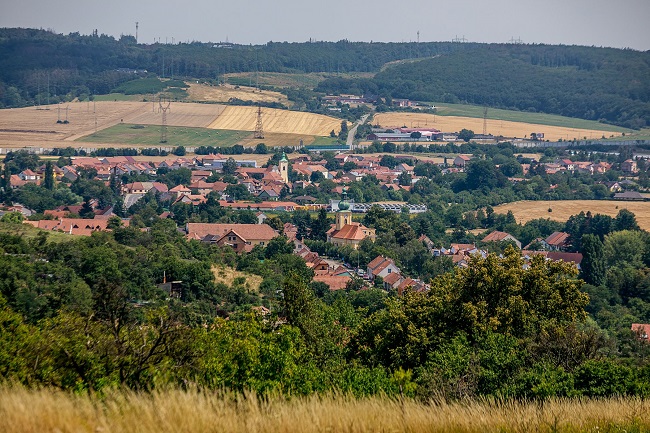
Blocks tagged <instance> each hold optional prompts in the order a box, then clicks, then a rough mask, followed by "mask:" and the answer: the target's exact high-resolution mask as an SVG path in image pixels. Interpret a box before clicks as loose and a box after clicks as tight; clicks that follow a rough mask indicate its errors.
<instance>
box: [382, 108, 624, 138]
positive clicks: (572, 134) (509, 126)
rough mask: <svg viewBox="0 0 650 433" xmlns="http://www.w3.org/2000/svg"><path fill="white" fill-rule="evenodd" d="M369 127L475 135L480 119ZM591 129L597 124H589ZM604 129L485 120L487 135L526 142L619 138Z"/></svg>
mask: <svg viewBox="0 0 650 433" xmlns="http://www.w3.org/2000/svg"><path fill="white" fill-rule="evenodd" d="M373 124H379V125H381V127H382V128H399V127H402V126H407V127H409V128H425V127H433V128H436V129H438V130H440V131H442V132H459V131H460V130H461V129H463V128H464V129H470V130H472V131H474V132H475V133H477V134H479V133H481V132H483V119H482V118H476V117H461V116H441V115H436V114H429V113H414V112H392V113H379V114H377V115H375V117H374V120H373ZM593 125H594V126H593V127H594V128H595V127H597V125H598V124H597V123H596V122H593ZM605 128H607V125H603V130H598V129H580V128H571V127H567V126H551V125H540V124H536V123H526V122H514V121H509V120H494V119H488V120H487V132H488V134H492V135H495V136H500V135H502V136H504V137H517V138H526V137H530V134H531V133H533V132H535V133H539V132H543V133H544V138H545V139H546V140H550V141H557V140H559V139H562V140H572V139H578V140H582V139H583V138H584V137H587V139H600V138H602V137H603V135H604V136H605V137H606V138H609V137H610V136H614V137H617V136H620V135H621V133H620V132H613V131H606V130H604V129H605Z"/></svg>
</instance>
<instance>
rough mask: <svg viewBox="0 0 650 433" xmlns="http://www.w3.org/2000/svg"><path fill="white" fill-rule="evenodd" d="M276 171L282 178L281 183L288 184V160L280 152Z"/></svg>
mask: <svg viewBox="0 0 650 433" xmlns="http://www.w3.org/2000/svg"><path fill="white" fill-rule="evenodd" d="M278 169H279V170H280V176H282V181H283V182H284V183H286V184H288V183H289V160H288V159H287V155H286V154H285V153H284V152H282V158H281V159H280V162H278Z"/></svg>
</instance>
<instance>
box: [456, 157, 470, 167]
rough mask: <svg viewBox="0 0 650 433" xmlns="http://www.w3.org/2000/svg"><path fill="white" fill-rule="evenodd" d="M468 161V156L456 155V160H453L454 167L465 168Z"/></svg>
mask: <svg viewBox="0 0 650 433" xmlns="http://www.w3.org/2000/svg"><path fill="white" fill-rule="evenodd" d="M470 160H471V158H470V157H469V156H468V155H458V156H457V157H456V158H454V165H455V166H456V167H460V168H465V166H466V165H467V163H468V162H469V161H470Z"/></svg>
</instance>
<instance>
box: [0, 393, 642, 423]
mask: <svg viewBox="0 0 650 433" xmlns="http://www.w3.org/2000/svg"><path fill="white" fill-rule="evenodd" d="M648 411H650V401H649V400H643V399H636V398H625V397H620V398H609V399H604V398H602V399H553V400H547V401H544V400H541V401H516V400H510V401H508V400H505V401H504V400H499V399H477V400H462V401H459V402H456V403H446V402H443V401H431V402H418V401H416V400H413V399H409V398H395V399H389V398H386V397H369V398H358V399H355V398H353V397H350V396H343V395H321V396H319V395H314V396H311V397H296V396H293V397H292V398H282V397H278V396H270V397H266V398H264V397H260V396H257V395H255V394H251V393H246V394H230V393H225V392H215V391H200V390H195V389H190V390H189V391H181V390H174V389H170V390H166V391H154V392H152V393H150V394H146V393H137V392H132V391H112V392H110V391H109V392H107V393H106V395H104V396H102V395H101V394H100V393H79V394H73V393H64V392H61V391H56V390H52V389H41V390H28V389H24V388H19V387H13V388H9V387H4V388H2V389H0V430H2V431H3V432H6V433H37V432H79V433H82V432H87V433H97V432H100V433H122V432H134V431H137V432H139V433H164V432H186V433H194V432H197V433H198V432H201V433H203V432H223V433H231V432H232V433H236V432H242V433H243V432H247V433H256V432H283V433H291V432H300V433H316V432H337V433H361V432H411V433H421V432H422V433H423V432H431V433H438V432H440V433H441V432H450V433H460V432H463V433H475V432H476V433H478V432H481V433H483V432H538V433H547V432H548V433H550V432H573V433H578V432H610V433H613V432H647V431H649V429H650V418H648V416H647V414H648Z"/></svg>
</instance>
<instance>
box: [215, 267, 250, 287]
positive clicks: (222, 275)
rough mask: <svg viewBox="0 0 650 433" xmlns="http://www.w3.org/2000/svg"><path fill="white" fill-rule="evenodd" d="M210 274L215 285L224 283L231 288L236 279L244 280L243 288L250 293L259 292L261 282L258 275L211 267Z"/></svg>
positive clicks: (228, 268) (227, 268)
mask: <svg viewBox="0 0 650 433" xmlns="http://www.w3.org/2000/svg"><path fill="white" fill-rule="evenodd" d="M212 273H213V274H214V281H215V282H216V283H224V284H225V285H227V286H232V285H233V282H234V281H235V279H236V278H244V280H245V282H244V287H246V288H247V289H248V290H249V291H251V292H259V290H260V284H262V280H263V278H262V277H260V276H259V275H255V274H249V273H247V272H240V271H238V270H236V269H233V268H230V267H228V266H213V267H212Z"/></svg>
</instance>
